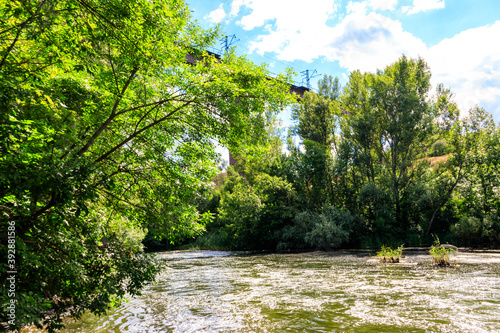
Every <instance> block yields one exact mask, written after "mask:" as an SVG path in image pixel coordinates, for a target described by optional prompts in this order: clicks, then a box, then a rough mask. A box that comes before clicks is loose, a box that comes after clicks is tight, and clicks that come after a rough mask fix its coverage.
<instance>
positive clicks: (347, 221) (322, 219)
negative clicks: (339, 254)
mask: <svg viewBox="0 0 500 333" xmlns="http://www.w3.org/2000/svg"><path fill="white" fill-rule="evenodd" d="M302 214H307V212H306V213H302ZM307 215H309V216H308V217H309V223H310V224H311V229H310V231H309V232H307V233H306V235H305V241H306V243H308V244H309V245H311V246H318V247H321V248H324V249H327V250H329V249H331V248H338V247H340V245H342V244H343V243H345V242H347V241H348V240H349V235H350V232H351V229H352V222H353V220H354V219H353V216H352V215H351V213H349V212H348V211H344V210H340V209H338V208H336V207H333V206H330V207H325V208H323V210H322V211H321V213H319V214H318V213H310V214H307ZM307 215H306V216H307ZM304 217H305V216H303V215H301V214H299V215H297V219H303V218H304Z"/></svg>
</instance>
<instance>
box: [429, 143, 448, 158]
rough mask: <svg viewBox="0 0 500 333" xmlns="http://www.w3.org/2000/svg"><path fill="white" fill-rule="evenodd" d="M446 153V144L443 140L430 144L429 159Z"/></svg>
mask: <svg viewBox="0 0 500 333" xmlns="http://www.w3.org/2000/svg"><path fill="white" fill-rule="evenodd" d="M447 152H448V143H447V142H446V140H444V139H440V140H437V141H436V142H434V143H433V144H432V147H431V157H434V156H443V155H446V154H447Z"/></svg>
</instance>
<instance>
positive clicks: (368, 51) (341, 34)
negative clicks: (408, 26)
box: [325, 12, 426, 71]
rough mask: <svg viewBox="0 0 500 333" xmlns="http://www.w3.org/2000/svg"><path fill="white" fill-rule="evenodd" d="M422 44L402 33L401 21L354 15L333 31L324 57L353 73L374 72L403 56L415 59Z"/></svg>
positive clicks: (375, 16) (422, 50)
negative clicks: (357, 70) (358, 70)
mask: <svg viewBox="0 0 500 333" xmlns="http://www.w3.org/2000/svg"><path fill="white" fill-rule="evenodd" d="M425 49H426V46H425V44H424V43H423V42H422V41H421V40H420V39H419V38H417V37H415V36H413V35H412V34H410V33H408V32H405V31H404V30H403V27H402V25H401V23H400V22H398V21H394V20H392V19H389V18H387V17H385V16H383V15H380V14H376V13H369V14H365V13H363V12H354V13H351V14H349V15H347V16H346V17H345V19H344V20H343V21H342V22H341V23H340V24H338V25H337V26H336V27H335V28H333V29H332V34H331V37H330V39H329V44H328V45H327V47H326V50H327V52H326V54H325V55H326V56H327V57H328V58H329V59H330V60H332V61H333V60H338V61H339V63H340V65H341V66H342V67H344V68H347V69H348V70H350V71H352V70H355V69H360V70H362V71H375V70H376V69H382V68H383V67H385V66H386V65H388V64H390V63H392V62H394V61H396V60H397V59H398V58H399V57H400V56H401V55H402V54H406V55H407V56H410V57H417V56H419V55H421V54H422V53H423V52H425Z"/></svg>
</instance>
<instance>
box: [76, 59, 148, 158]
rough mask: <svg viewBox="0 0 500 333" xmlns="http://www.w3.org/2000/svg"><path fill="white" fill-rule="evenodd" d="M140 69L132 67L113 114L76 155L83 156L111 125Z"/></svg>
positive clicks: (112, 111)
mask: <svg viewBox="0 0 500 333" xmlns="http://www.w3.org/2000/svg"><path fill="white" fill-rule="evenodd" d="M138 70H139V68H137V67H136V68H134V69H132V72H131V73H130V76H129V78H128V80H127V82H126V83H125V85H124V86H123V88H122V91H121V93H120V95H119V96H118V98H117V99H116V101H115V104H114V105H113V109H112V110H111V114H110V115H109V117H108V119H106V121H104V123H103V124H102V125H101V126H100V127H99V128H98V129H97V131H95V133H94V134H93V135H92V136H91V137H90V139H89V141H87V143H86V144H85V146H83V147H82V149H80V150H79V151H78V153H76V156H82V155H83V154H84V153H85V152H86V151H87V150H88V149H89V148H90V146H92V144H93V143H94V141H95V139H97V138H98V137H99V136H100V135H101V133H102V132H103V131H104V130H105V129H106V128H107V127H108V126H109V124H110V123H111V121H112V120H113V119H114V118H115V117H116V116H117V114H116V109H117V108H118V105H119V104H120V102H121V100H122V98H123V95H124V94H125V91H127V88H128V86H129V85H130V83H131V82H132V80H133V78H134V76H135V74H136V73H137V71H138Z"/></svg>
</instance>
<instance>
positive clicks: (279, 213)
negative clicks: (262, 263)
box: [217, 174, 293, 249]
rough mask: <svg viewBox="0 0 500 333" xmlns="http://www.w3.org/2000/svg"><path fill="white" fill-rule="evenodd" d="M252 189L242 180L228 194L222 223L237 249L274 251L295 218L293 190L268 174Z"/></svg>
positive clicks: (220, 214)
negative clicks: (278, 239) (284, 231)
mask: <svg viewBox="0 0 500 333" xmlns="http://www.w3.org/2000/svg"><path fill="white" fill-rule="evenodd" d="M254 181H255V183H254V185H253V186H252V185H251V184H248V183H247V182H245V181H244V180H243V179H241V178H240V182H239V183H237V184H236V185H235V186H234V188H233V189H232V191H231V192H224V193H223V195H222V199H221V204H220V206H219V208H218V217H217V220H218V223H219V224H220V225H221V226H224V227H223V230H225V231H226V232H227V233H228V234H229V235H231V236H230V237H231V238H232V247H233V248H254V249H260V248H273V247H275V246H276V242H277V240H276V238H277V236H276V232H277V231H278V230H280V229H281V228H282V227H283V226H284V225H286V224H288V223H289V221H290V220H291V218H292V202H293V188H292V186H291V184H289V183H288V182H287V181H285V180H283V179H281V178H279V177H276V176H274V177H272V176H270V175H268V174H260V175H258V176H256V178H255V180H254Z"/></svg>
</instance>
